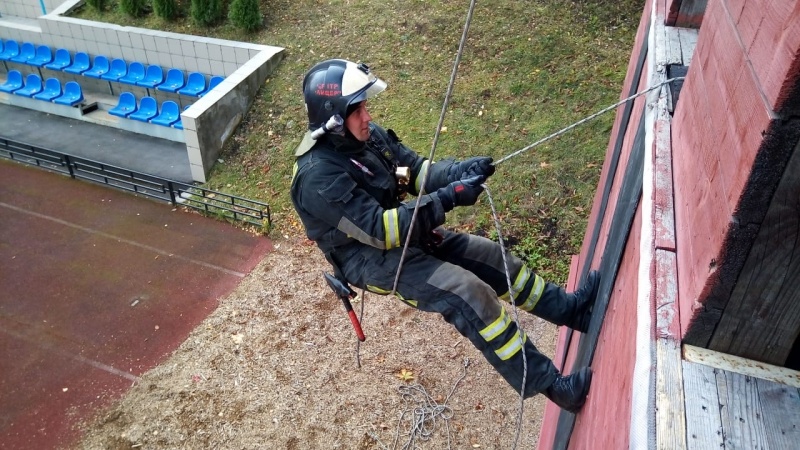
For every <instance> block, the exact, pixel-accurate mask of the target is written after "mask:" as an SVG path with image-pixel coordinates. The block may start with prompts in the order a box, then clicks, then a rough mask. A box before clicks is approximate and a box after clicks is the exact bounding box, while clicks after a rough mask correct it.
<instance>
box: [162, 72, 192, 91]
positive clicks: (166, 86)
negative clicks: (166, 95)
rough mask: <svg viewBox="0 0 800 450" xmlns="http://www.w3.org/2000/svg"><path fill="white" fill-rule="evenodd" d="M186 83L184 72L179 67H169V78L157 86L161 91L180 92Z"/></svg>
mask: <svg viewBox="0 0 800 450" xmlns="http://www.w3.org/2000/svg"><path fill="white" fill-rule="evenodd" d="M184 84H185V82H184V80H183V72H182V71H181V70H179V69H169V71H167V78H166V79H165V80H164V82H163V83H161V84H159V85H158V86H156V89H158V90H159V91H166V92H178V89H180V88H182V87H183V85H184Z"/></svg>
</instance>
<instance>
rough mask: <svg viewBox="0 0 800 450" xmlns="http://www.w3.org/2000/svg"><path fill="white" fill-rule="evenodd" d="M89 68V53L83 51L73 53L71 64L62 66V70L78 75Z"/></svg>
mask: <svg viewBox="0 0 800 450" xmlns="http://www.w3.org/2000/svg"><path fill="white" fill-rule="evenodd" d="M87 70H89V55H88V54H87V53H85V52H78V53H75V59H73V60H72V64H70V65H69V66H67V67H65V68H64V72H67V73H74V74H76V75H80V74H82V73H83V72H86V71H87Z"/></svg>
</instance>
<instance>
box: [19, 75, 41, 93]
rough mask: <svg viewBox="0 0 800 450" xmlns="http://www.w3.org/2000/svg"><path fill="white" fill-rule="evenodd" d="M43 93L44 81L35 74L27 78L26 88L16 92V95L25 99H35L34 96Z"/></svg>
mask: <svg viewBox="0 0 800 450" xmlns="http://www.w3.org/2000/svg"><path fill="white" fill-rule="evenodd" d="M39 92H42V79H41V78H40V77H39V75H36V74H35V73H32V74H29V75H28V76H27V77H25V87H23V88H22V89H17V90H16V91H14V92H13V93H14V95H21V96H23V97H33V96H34V94H38V93H39Z"/></svg>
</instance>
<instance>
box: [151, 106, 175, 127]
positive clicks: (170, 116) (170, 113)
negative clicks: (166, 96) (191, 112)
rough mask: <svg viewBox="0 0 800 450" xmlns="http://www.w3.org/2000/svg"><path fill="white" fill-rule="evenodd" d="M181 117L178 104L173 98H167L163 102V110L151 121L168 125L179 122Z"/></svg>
mask: <svg viewBox="0 0 800 450" xmlns="http://www.w3.org/2000/svg"><path fill="white" fill-rule="evenodd" d="M180 118H181V111H180V108H179V107H178V104H177V103H175V102H173V101H172V100H167V101H165V102H164V103H162V104H161V112H160V113H159V114H158V115H157V116H156V117H153V118H152V119H150V123H154V124H156V125H163V126H165V127H168V126H170V125H172V124H173V123H175V122H177V121H178V120H179V119H180Z"/></svg>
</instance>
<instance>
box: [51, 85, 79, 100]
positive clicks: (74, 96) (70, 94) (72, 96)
mask: <svg viewBox="0 0 800 450" xmlns="http://www.w3.org/2000/svg"><path fill="white" fill-rule="evenodd" d="M82 101H83V90H82V89H81V85H80V84H78V83H76V82H74V81H67V84H65V85H64V93H63V94H61V95H60V96H58V97H56V98H54V99H53V103H58V104H60V105H70V106H73V105H75V104H78V103H80V102H82Z"/></svg>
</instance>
